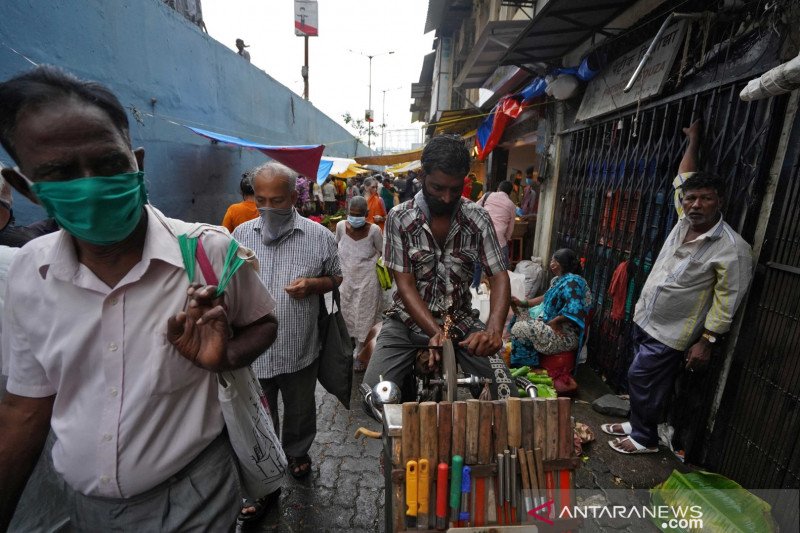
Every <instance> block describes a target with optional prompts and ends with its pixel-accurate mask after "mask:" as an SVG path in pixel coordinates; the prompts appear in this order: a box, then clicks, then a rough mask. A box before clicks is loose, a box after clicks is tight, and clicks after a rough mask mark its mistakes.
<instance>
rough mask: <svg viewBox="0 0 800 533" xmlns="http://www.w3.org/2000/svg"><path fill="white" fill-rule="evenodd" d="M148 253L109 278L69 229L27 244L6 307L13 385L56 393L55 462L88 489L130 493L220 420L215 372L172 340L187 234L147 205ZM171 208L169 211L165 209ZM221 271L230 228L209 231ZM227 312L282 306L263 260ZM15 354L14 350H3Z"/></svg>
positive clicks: (203, 442)
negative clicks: (268, 284) (181, 237)
mask: <svg viewBox="0 0 800 533" xmlns="http://www.w3.org/2000/svg"><path fill="white" fill-rule="evenodd" d="M147 212H148V224H147V236H146V239H145V244H144V250H143V253H142V259H141V261H139V262H138V263H137V264H136V265H135V266H134V267H133V268H132V269H131V270H130V271H129V272H128V273H127V274H126V275H125V277H124V278H123V279H122V280H121V281H120V282H119V283H117V285H116V287H114V288H110V287H108V286H107V285H106V284H105V283H103V282H102V281H101V280H100V279H99V278H97V276H95V274H94V273H93V272H92V271H91V270H89V268H87V267H86V266H85V265H83V264H81V263H79V262H78V260H77V256H76V252H75V246H74V244H73V240H72V238H71V237H70V236H69V235H68V234H67V233H65V232H64V231H63V230H62V231H58V232H56V233H53V234H50V235H46V236H44V237H40V238H38V239H35V240H33V241H31V242H30V243H28V244H27V245H25V246H24V247H23V248H22V249H21V250H20V251H19V253H17V256H16V257H15V259H14V261H13V263H12V264H11V267H10V269H9V283H8V291H7V293H6V309H5V313H4V317H3V337H2V346H3V353H4V355H5V356H6V357H7V360H8V368H4V373H6V374H8V376H9V380H8V385H7V389H8V392H10V393H13V394H17V395H19V396H27V397H33V398H43V397H47V396H51V395H53V394H55V395H56V398H55V404H54V406H53V415H52V418H51V425H52V428H53V431H54V432H55V435H56V437H57V439H58V441H57V442H56V444H55V446H54V448H53V462H54V464H55V468H56V470H57V471H58V472H59V473H61V475H63V476H64V479H65V480H66V481H67V483H68V484H69V485H70V486H71V487H72V488H73V489H75V490H77V491H80V492H82V493H84V494H89V495H95V496H103V497H111V498H128V497H131V496H135V495H137V494H140V493H142V492H145V491H147V490H149V489H151V488H153V487H155V486H156V485H158V484H159V483H161V482H163V481H165V480H166V479H168V478H169V477H170V476H171V475H173V474H175V473H176V472H178V471H179V470H180V469H182V468H183V467H184V466H186V465H187V464H188V463H189V462H190V461H191V460H192V459H194V458H195V457H196V456H197V455H198V454H199V453H200V452H201V451H203V449H205V448H206V446H208V444H210V443H211V441H213V440H214V438H215V437H217V436H218V435H219V434H220V432H221V431H222V427H223V419H222V415H221V411H220V407H219V402H218V399H217V382H216V379H215V375H214V374H213V373H211V372H208V371H206V370H203V369H200V368H198V367H196V366H194V365H193V364H192V363H191V362H189V361H188V360H187V359H185V358H184V357H182V356H181V355H180V354H179V353H178V352H177V350H175V348H174V347H173V346H172V345H171V344H170V343H169V342H168V341H167V338H166V331H167V320H168V319H169V317H171V316H173V315H174V314H176V313H178V312H179V311H181V310H182V309H184V306H185V304H186V300H187V297H186V290H187V288H188V286H189V280H188V278H187V275H186V271H185V269H184V265H183V260H182V258H181V251H180V248H179V246H178V242H177V240H176V239H175V237H174V236H173V235H172V234H171V233H170V231H169V230H168V229H167V228H166V227H165V226H164V225H163V224H162V223H161V222H160V221H159V219H158V217H159V216H160V217H161V218H162V219H163V215H158V214H156V213H155V209H153V208H152V207H150V206H147ZM167 220H168V219H167ZM202 239H203V245H204V248H205V250H206V252H207V254H208V256H209V259H210V260H211V263H212V264H213V266H214V270H215V272H216V273H217V275H218V276H219V275H220V274H221V272H222V266H223V263H224V258H225V254H226V251H227V249H228V243H229V242H230V236H229V235H228V233H227V230H225V229H224V228H215V229H212V230H209V231H206V232H205V233H204V234H203V237H202ZM225 302H226V304H227V306H228V309H227V313H228V320H229V322H230V323H231V324H232V325H233V326H246V325H248V324H251V323H252V322H254V321H256V320H258V319H259V318H262V317H263V316H265V315H267V314H269V313H271V312H272V311H273V310H274V301H273V300H272V297H271V296H270V295H269V293H268V292H267V290H266V288H265V287H264V285H263V284H262V283H261V280H260V279H259V277H258V274H257V273H256V271H255V270H254V269H253V268H250V267H248V266H247V265H244V266H243V267H242V268H240V269H239V271H238V272H237V273H236V275H235V276H234V277H233V279H232V280H231V283H230V285H229V286H228V288H227V289H226V291H225ZM4 359H5V358H4Z"/></svg>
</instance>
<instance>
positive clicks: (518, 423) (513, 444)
mask: <svg viewBox="0 0 800 533" xmlns="http://www.w3.org/2000/svg"><path fill="white" fill-rule="evenodd" d="M506 412H507V415H506V416H507V419H506V422H507V424H508V447H509V449H511V450H513V449H515V448H519V447H520V446H521V445H522V440H521V431H522V420H521V418H520V417H521V413H520V401H519V398H509V399H507V400H506Z"/></svg>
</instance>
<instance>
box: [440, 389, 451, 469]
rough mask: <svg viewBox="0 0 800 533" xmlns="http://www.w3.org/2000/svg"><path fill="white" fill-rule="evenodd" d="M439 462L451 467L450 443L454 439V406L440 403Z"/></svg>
mask: <svg viewBox="0 0 800 533" xmlns="http://www.w3.org/2000/svg"><path fill="white" fill-rule="evenodd" d="M438 419H439V438H438V441H439V462H440V463H446V464H447V466H450V441H451V440H452V437H453V404H451V403H450V402H446V401H445V402H439V412H438Z"/></svg>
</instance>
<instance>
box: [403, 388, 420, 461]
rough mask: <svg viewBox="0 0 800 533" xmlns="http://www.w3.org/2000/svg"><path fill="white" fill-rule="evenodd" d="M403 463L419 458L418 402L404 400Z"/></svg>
mask: <svg viewBox="0 0 800 533" xmlns="http://www.w3.org/2000/svg"><path fill="white" fill-rule="evenodd" d="M402 438H403V464H402V467H403V468H405V466H406V463H407V462H409V461H416V460H417V459H419V404H418V403H417V402H406V403H404V404H403V431H402Z"/></svg>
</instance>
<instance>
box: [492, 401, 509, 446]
mask: <svg viewBox="0 0 800 533" xmlns="http://www.w3.org/2000/svg"><path fill="white" fill-rule="evenodd" d="M492 407H493V409H492V411H493V412H492V437H493V440H494V443H493V444H494V452H493V454H492V455H493V456H497V454H498V453H503V451H504V450H505V449H506V448H508V423H507V421H506V420H507V419H506V402H504V401H503V400H494V401H493V402H492Z"/></svg>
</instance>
